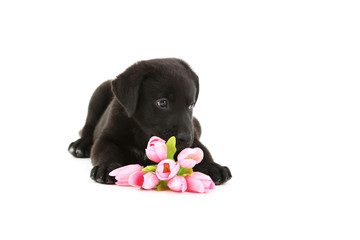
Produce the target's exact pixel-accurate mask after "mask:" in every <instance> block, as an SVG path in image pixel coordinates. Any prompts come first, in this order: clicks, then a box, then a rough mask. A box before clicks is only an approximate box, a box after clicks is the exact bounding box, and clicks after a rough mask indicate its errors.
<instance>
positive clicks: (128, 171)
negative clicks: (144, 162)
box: [109, 164, 143, 177]
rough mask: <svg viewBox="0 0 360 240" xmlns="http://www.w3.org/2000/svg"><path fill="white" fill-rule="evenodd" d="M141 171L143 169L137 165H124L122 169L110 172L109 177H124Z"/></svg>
mask: <svg viewBox="0 0 360 240" xmlns="http://www.w3.org/2000/svg"><path fill="white" fill-rule="evenodd" d="M141 169H143V166H140V165H139V164H130V165H126V166H124V167H119V168H116V169H114V170H112V171H111V172H110V173H109V175H110V176H113V177H115V176H117V175H120V174H121V175H125V174H129V175H130V174H132V173H134V172H136V171H141Z"/></svg>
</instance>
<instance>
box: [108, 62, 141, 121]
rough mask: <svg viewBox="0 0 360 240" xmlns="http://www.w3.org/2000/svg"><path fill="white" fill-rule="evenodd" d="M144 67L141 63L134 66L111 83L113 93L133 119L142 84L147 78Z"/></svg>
mask: <svg viewBox="0 0 360 240" xmlns="http://www.w3.org/2000/svg"><path fill="white" fill-rule="evenodd" d="M142 65H143V64H142V63H141V62H139V63H136V64H134V65H132V66H131V67H129V68H128V69H126V70H125V72H123V73H121V74H120V75H119V76H117V77H116V79H114V80H113V81H112V83H111V86H112V91H113V93H114V95H115V97H116V98H117V100H118V101H119V103H120V104H121V105H122V106H123V107H124V108H125V111H126V113H127V115H128V117H132V116H133V114H134V113H135V110H136V106H137V102H138V97H139V91H140V86H141V82H142V80H143V79H144V76H145V71H144V66H142Z"/></svg>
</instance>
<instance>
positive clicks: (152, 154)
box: [145, 147, 160, 162]
mask: <svg viewBox="0 0 360 240" xmlns="http://www.w3.org/2000/svg"><path fill="white" fill-rule="evenodd" d="M153 149H154V147H151V148H149V149H148V148H147V149H145V153H146V156H147V157H148V158H149V159H150V160H151V161H154V162H160V160H159V158H158V156H157V155H156V153H155V151H154V150H153Z"/></svg>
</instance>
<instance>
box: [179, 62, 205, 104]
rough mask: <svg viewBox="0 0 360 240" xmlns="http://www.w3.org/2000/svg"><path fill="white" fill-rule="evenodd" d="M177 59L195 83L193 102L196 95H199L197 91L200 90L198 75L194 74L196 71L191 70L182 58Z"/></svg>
mask: <svg viewBox="0 0 360 240" xmlns="http://www.w3.org/2000/svg"><path fill="white" fill-rule="evenodd" d="M178 61H179V62H180V63H181V65H183V67H185V69H186V70H187V71H188V73H189V75H190V77H191V79H192V80H193V81H194V83H195V87H196V93H195V102H196V101H197V99H198V96H199V91H200V86H199V77H198V75H196V73H195V72H194V71H193V70H192V68H191V67H190V65H189V64H188V63H187V62H185V61H184V60H181V59H178Z"/></svg>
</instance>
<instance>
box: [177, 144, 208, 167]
mask: <svg viewBox="0 0 360 240" xmlns="http://www.w3.org/2000/svg"><path fill="white" fill-rule="evenodd" d="M203 158H204V152H203V151H202V150H201V149H200V148H185V149H184V150H182V151H181V152H180V153H179V155H178V161H179V162H180V164H181V166H182V167H184V168H193V167H194V166H195V165H196V164H198V163H200V162H201V161H202V159H203ZM188 160H193V161H194V162H195V164H194V163H193V162H191V163H190V162H189V161H188Z"/></svg>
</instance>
